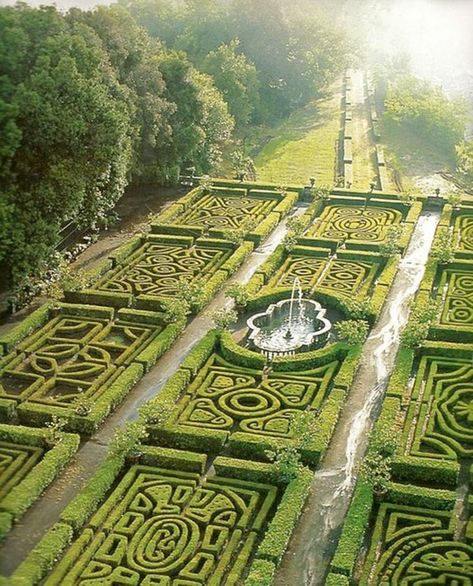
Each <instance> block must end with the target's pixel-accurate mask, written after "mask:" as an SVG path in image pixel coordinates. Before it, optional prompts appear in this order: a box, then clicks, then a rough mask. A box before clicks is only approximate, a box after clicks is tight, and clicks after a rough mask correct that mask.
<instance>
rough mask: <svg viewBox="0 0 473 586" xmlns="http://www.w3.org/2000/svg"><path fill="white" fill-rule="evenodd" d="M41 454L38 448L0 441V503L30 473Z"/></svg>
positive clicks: (41, 450)
mask: <svg viewBox="0 0 473 586" xmlns="http://www.w3.org/2000/svg"><path fill="white" fill-rule="evenodd" d="M43 454H44V449H43V448H41V447H39V446H32V445H31V446H30V445H25V444H18V443H13V442H6V441H0V501H1V500H2V499H3V498H4V497H5V496H6V495H7V494H8V493H9V492H11V490H12V488H14V487H15V486H17V485H18V484H19V483H20V482H21V481H22V480H23V479H24V478H25V477H26V476H27V475H28V474H29V473H30V472H31V470H32V469H33V468H34V466H35V465H36V464H37V463H38V462H39V461H40V460H41V458H42V456H43Z"/></svg>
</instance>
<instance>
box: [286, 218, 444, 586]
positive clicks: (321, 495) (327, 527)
mask: <svg viewBox="0 0 473 586" xmlns="http://www.w3.org/2000/svg"><path fill="white" fill-rule="evenodd" d="M438 220H439V216H438V215H437V214H432V215H429V216H427V215H423V216H421V218H420V220H419V223H418V224H417V227H416V229H415V230H414V233H413V235H412V238H411V243H410V245H409V247H408V249H407V251H406V254H405V256H404V258H403V260H402V261H401V263H400V266H399V270H398V272H397V274H396V277H395V278H394V280H393V282H392V286H391V289H390V291H389V293H388V296H387V298H386V302H385V305H384V309H383V311H382V313H381V315H380V318H379V320H378V321H377V323H376V325H375V327H374V329H373V331H372V333H371V334H370V336H369V338H368V340H367V341H366V343H365V345H364V347H363V352H362V358H361V366H360V369H359V370H358V372H357V374H356V376H355V379H354V382H353V385H352V387H351V390H350V393H349V394H348V398H347V400H346V402H345V404H344V407H343V410H342V412H341V415H340V419H339V421H338V424H337V426H336V428H335V432H334V435H333V438H332V441H331V443H330V445H329V448H328V449H327V452H326V455H325V458H324V460H323V463H322V466H321V467H320V468H319V470H318V471H317V473H316V476H315V481H314V484H313V492H312V495H311V496H310V497H309V500H308V504H307V508H306V510H305V512H304V513H303V515H302V516H301V519H300V522H299V524H298V526H297V528H296V530H295V532H294V535H293V539H292V541H291V545H290V547H289V549H288V551H287V553H286V556H285V558H284V561H283V565H282V567H281V570H280V572H279V574H278V575H277V578H276V581H275V584H276V585H278V586H285V585H286V584H291V583H292V584H310V585H314V586H315V585H322V584H326V582H325V574H326V572H327V567H328V563H329V561H330V558H331V555H332V553H333V548H334V545H335V544H336V542H337V540H338V537H339V531H340V528H341V525H342V523H343V520H344V518H345V514H346V511H347V509H348V506H349V503H350V499H351V494H352V491H353V483H354V480H355V474H356V473H357V470H358V467H359V464H360V462H361V460H362V458H363V455H364V453H365V451H366V446H367V441H368V434H369V430H370V429H371V426H372V422H373V419H374V418H375V417H376V410H377V408H378V409H379V403H380V401H381V399H382V397H383V391H384V390H385V388H386V385H387V382H388V379H389V375H390V373H391V371H392V369H393V367H394V363H395V358H396V354H397V351H398V349H399V345H400V341H399V333H400V331H401V329H402V328H403V326H404V325H405V324H406V322H407V319H408V315H409V304H410V302H411V301H412V298H413V296H414V295H415V293H416V291H417V289H418V287H419V285H420V282H421V279H422V275H423V273H424V269H425V264H426V261H427V256H428V253H429V250H430V247H431V244H432V240H433V237H434V233H435V228H436V226H437V223H438ZM314 528H316V530H314ZM340 579H341V580H342V578H341V577H340ZM340 584H344V582H342V581H341V582H340Z"/></svg>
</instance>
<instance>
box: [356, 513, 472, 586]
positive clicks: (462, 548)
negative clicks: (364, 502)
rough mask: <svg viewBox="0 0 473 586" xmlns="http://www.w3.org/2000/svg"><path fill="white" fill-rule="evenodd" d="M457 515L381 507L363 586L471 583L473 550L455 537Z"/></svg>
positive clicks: (457, 585) (418, 585) (470, 545)
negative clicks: (454, 529) (455, 517)
mask: <svg viewBox="0 0 473 586" xmlns="http://www.w3.org/2000/svg"><path fill="white" fill-rule="evenodd" d="M453 516H454V513H451V512H446V511H437V510H432V509H425V508H421V507H412V506H406V505H395V504H392V503H383V504H381V505H380V507H379V512H378V515H377V518H376V525H375V528H374V533H373V539H372V541H371V548H370V552H369V554H368V560H367V563H366V564H365V574H364V577H363V579H362V581H361V584H362V585H367V584H369V585H370V586H375V585H376V586H411V585H412V586H424V585H432V586H433V585H434V584H438V585H440V584H445V585H447V584H448V585H450V586H467V585H471V584H472V583H473V547H472V544H471V541H470V542H468V541H469V540H468V539H467V540H465V541H462V540H458V539H455V537H454V531H453V528H454V525H455V522H456V520H455V519H454V517H453Z"/></svg>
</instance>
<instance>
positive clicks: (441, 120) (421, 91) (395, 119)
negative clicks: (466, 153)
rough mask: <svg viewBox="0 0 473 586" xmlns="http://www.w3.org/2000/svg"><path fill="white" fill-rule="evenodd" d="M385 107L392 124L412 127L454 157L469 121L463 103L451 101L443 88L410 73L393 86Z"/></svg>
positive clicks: (390, 87)
mask: <svg viewBox="0 0 473 586" xmlns="http://www.w3.org/2000/svg"><path fill="white" fill-rule="evenodd" d="M384 108H385V113H384V116H385V120H386V122H387V123H388V124H393V125H395V126H403V127H405V128H408V129H410V130H412V131H413V132H415V133H417V134H419V135H420V136H423V137H424V138H425V139H427V140H430V141H432V142H435V144H436V145H437V146H438V147H440V148H442V149H443V150H444V151H445V152H447V153H448V154H450V155H451V156H452V157H453V156H454V154H455V145H457V144H458V143H460V142H461V140H462V139H463V133H464V130H465V124H466V120H467V110H466V106H465V104H464V102H463V101H462V100H459V99H454V100H450V99H449V98H448V97H447V96H446V95H445V94H444V93H443V92H442V90H441V88H439V87H437V86H435V85H433V84H431V83H430V82H428V81H425V80H422V79H419V78H417V77H414V76H413V75H408V74H406V75H401V76H399V77H398V78H397V79H396V80H394V81H393V82H392V83H390V84H389V86H388V89H387V92H386V98H385V101H384Z"/></svg>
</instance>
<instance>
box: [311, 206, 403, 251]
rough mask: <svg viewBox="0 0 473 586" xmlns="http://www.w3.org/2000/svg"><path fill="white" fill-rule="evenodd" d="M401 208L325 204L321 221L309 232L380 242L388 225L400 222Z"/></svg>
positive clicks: (336, 238) (329, 237) (343, 238)
mask: <svg viewBox="0 0 473 586" xmlns="http://www.w3.org/2000/svg"><path fill="white" fill-rule="evenodd" d="M401 220H402V214H401V212H399V211H397V210H394V209H389V208H382V207H372V206H366V209H362V208H361V209H360V208H358V207H354V206H328V207H326V208H325V210H324V212H323V214H322V216H321V217H320V223H319V224H318V225H317V226H316V227H315V228H314V229H313V230H312V231H310V232H309V235H310V236H320V237H322V238H327V239H333V240H358V241H361V242H370V243H379V242H383V241H384V240H385V239H386V234H387V230H388V228H389V226H393V225H396V224H399V223H400V222H401Z"/></svg>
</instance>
